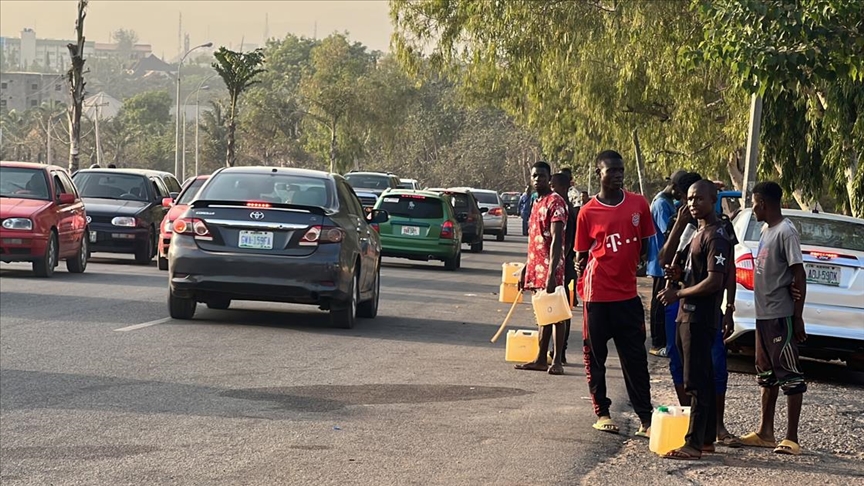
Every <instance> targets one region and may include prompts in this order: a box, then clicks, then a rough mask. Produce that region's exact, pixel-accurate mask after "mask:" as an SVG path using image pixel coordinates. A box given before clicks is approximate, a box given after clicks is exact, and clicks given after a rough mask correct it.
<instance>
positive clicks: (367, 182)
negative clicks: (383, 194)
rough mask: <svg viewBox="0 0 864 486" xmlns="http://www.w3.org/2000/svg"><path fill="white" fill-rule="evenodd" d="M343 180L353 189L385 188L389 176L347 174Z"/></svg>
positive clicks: (388, 184)
mask: <svg viewBox="0 0 864 486" xmlns="http://www.w3.org/2000/svg"><path fill="white" fill-rule="evenodd" d="M345 180H346V181H348V184H351V187H353V188H355V189H387V188H388V187H390V178H389V177H387V176H377V175H360V174H347V175H346V176H345Z"/></svg>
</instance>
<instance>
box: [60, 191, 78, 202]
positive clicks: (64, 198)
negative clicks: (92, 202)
mask: <svg viewBox="0 0 864 486" xmlns="http://www.w3.org/2000/svg"><path fill="white" fill-rule="evenodd" d="M74 202H75V194H68V193H63V194H60V204H72V203H74Z"/></svg>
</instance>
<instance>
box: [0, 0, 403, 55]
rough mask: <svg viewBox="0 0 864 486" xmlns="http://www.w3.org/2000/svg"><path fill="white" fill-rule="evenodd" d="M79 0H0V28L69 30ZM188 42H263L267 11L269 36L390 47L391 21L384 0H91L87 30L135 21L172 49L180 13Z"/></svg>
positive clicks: (3, 31)
mask: <svg viewBox="0 0 864 486" xmlns="http://www.w3.org/2000/svg"><path fill="white" fill-rule="evenodd" d="M77 3H78V2H77V1H76V0H48V1H45V0H0V35H2V36H6V37H18V36H19V35H20V32H21V29H23V28H25V27H30V28H32V29H34V30H35V31H36V36H37V37H39V38H53V39H72V38H73V37H74V28H75V15H76V8H77ZM181 13H182V14H183V31H184V32H185V33H188V34H189V37H190V43H191V44H190V45H191V46H193V47H194V46H196V45H199V44H203V43H205V42H207V41H212V42H213V43H214V45H215V46H217V47H218V46H220V45H225V46H228V45H229V44H230V45H233V47H234V48H235V49H236V48H238V47H239V45H240V41H241V39H244V36H245V42H246V43H252V44H259V45H261V44H263V38H264V26H265V20H264V19H265V15H269V33H270V37H283V36H284V35H285V34H286V33H289V32H290V33H293V34H297V35H305V36H308V37H311V36H312V35H313V32H314V31H315V23H316V22H317V32H318V37H319V38H320V37H324V36H326V35H327V34H329V33H332V32H334V31H340V32H341V31H346V30H347V31H348V32H349V33H350V34H351V38H352V39H353V40H357V41H360V42H362V43H364V44H366V45H367V46H368V47H369V48H371V49H379V50H384V51H386V50H388V47H389V43H390V33H391V32H392V27H391V25H390V18H389V14H388V13H389V6H388V2H387V1H386V0H317V1H316V0H309V1H306V0H270V1H251V0H250V1H244V0H198V1H194V0H174V1H169V0H163V1H160V0H140V1H133V0H90V6H89V8H88V13H87V19H86V20H85V21H84V28H85V32H84V35H85V36H86V37H87V40H92V41H96V42H108V40H109V34H110V33H111V32H112V31H114V30H117V29H120V28H125V29H132V30H135V32H137V33H138V37H139V38H140V41H139V42H141V43H147V44H151V45H152V46H153V53H154V54H156V55H159V56H161V55H162V54H163V53H164V54H165V56H166V57H167V58H169V59H170V58H172V57H174V56H176V55H177V35H178V25H177V24H178V17H179V14H181Z"/></svg>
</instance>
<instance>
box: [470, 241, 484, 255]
mask: <svg viewBox="0 0 864 486" xmlns="http://www.w3.org/2000/svg"><path fill="white" fill-rule="evenodd" d="M482 251H483V239H482V238H481V239H480V241H478V242H477V243H471V253H480V252H482Z"/></svg>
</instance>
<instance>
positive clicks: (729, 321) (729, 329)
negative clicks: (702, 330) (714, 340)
mask: <svg viewBox="0 0 864 486" xmlns="http://www.w3.org/2000/svg"><path fill="white" fill-rule="evenodd" d="M734 313H735V311H734V310H733V309H732V308H731V307H727V308H726V313H725V314H723V340H724V341H725V340H727V339H729V336H731V335H732V333H733V332H734V331H735V320H734V319H733V318H732V315H733V314H734Z"/></svg>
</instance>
